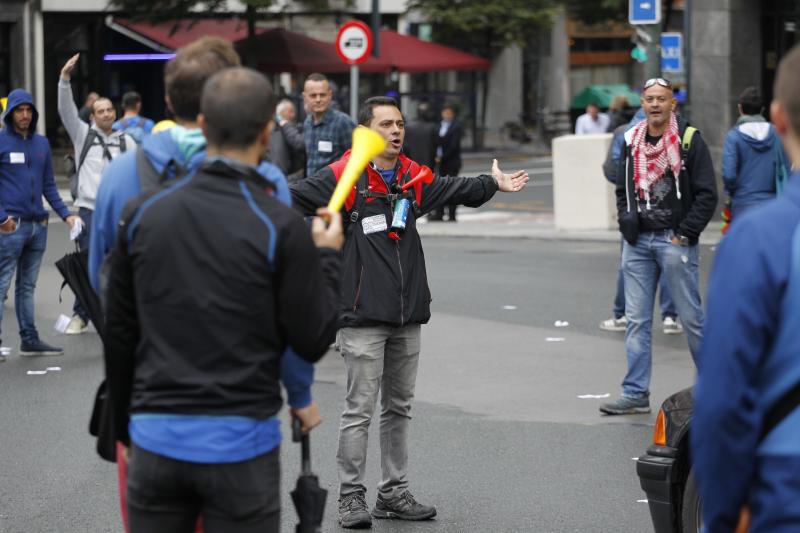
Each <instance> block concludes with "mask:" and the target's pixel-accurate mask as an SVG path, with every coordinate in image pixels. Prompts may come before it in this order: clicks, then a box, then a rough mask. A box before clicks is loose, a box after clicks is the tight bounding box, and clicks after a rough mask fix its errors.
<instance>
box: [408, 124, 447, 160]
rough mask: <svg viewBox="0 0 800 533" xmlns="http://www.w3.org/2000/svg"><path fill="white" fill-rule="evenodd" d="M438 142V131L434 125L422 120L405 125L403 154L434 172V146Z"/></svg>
mask: <svg viewBox="0 0 800 533" xmlns="http://www.w3.org/2000/svg"><path fill="white" fill-rule="evenodd" d="M438 142H439V130H438V129H436V124H434V123H433V122H426V121H423V120H412V121H411V122H409V123H408V124H406V136H405V139H404V140H403V153H404V154H406V155H407V156H408V158H409V159H411V160H413V161H416V162H417V163H419V164H420V165H425V166H427V167H428V168H430V169H431V170H436V146H437V144H438Z"/></svg>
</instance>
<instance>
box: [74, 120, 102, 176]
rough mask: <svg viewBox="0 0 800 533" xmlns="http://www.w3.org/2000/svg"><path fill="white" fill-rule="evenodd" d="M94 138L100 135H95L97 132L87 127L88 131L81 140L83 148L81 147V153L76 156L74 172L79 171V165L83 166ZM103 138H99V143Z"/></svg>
mask: <svg viewBox="0 0 800 533" xmlns="http://www.w3.org/2000/svg"><path fill="white" fill-rule="evenodd" d="M95 139H100V136H99V135H97V132H96V131H94V129H92V128H89V132H88V133H87V134H86V138H85V139H84V140H83V148H81V155H80V157H78V167H77V169H76V171H75V172H76V173H77V172H80V170H81V167H82V166H83V162H84V161H86V154H88V153H89V148H91V147H92V144H94V140H95ZM102 142H103V140H102V139H100V143H101V144H102Z"/></svg>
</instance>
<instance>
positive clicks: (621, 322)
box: [600, 316, 628, 331]
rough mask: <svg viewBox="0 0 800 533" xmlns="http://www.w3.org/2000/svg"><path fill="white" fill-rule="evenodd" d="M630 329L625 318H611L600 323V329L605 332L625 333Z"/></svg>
mask: <svg viewBox="0 0 800 533" xmlns="http://www.w3.org/2000/svg"><path fill="white" fill-rule="evenodd" d="M627 327H628V319H627V318H625V317H624V316H621V317H619V318H609V319H608V320H603V321H602V322H600V329H603V330H605V331H625V328H627Z"/></svg>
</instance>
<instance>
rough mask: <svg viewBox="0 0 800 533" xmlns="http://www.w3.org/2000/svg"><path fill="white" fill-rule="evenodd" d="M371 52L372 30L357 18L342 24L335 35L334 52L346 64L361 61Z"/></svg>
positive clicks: (355, 63)
mask: <svg viewBox="0 0 800 533" xmlns="http://www.w3.org/2000/svg"><path fill="white" fill-rule="evenodd" d="M370 52H372V31H370V29H369V26H367V25H366V24H364V23H363V22H361V21H359V20H351V21H350V22H346V23H344V24H342V27H341V28H339V34H338V35H337V36H336V53H337V54H339V57H340V58H341V60H342V61H344V62H345V63H347V64H348V65H358V64H359V63H363V62H364V61H366V60H367V58H368V57H369V54H370Z"/></svg>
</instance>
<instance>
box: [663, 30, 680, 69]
mask: <svg viewBox="0 0 800 533" xmlns="http://www.w3.org/2000/svg"><path fill="white" fill-rule="evenodd" d="M661 70H662V71H664V72H681V71H682V70H683V34H681V33H662V34H661Z"/></svg>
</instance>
